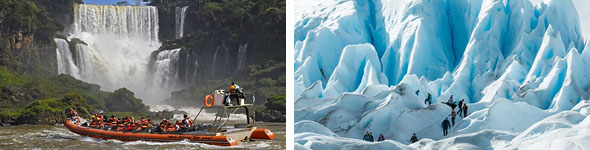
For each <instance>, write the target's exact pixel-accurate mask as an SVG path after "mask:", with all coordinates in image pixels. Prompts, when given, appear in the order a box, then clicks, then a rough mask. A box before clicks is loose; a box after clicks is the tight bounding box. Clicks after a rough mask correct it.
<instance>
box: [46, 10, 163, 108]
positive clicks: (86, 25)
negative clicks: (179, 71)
mask: <svg viewBox="0 0 590 150" xmlns="http://www.w3.org/2000/svg"><path fill="white" fill-rule="evenodd" d="M71 29H72V30H71V31H70V35H71V36H70V37H68V38H77V39H80V40H82V41H84V42H85V43H86V44H76V45H75V47H76V49H75V50H73V51H69V50H65V49H66V48H67V47H68V46H67V42H66V41H65V40H63V41H62V40H57V39H56V43H58V64H59V67H58V70H59V71H60V73H67V74H70V75H72V76H74V77H76V78H78V79H80V80H83V81H86V82H91V83H95V84H99V85H100V86H101V89H102V90H106V91H114V90H116V89H119V88H122V87H125V88H128V89H130V90H131V91H133V92H135V95H136V96H137V97H139V98H141V99H143V100H145V101H144V102H146V103H157V102H158V101H161V100H163V99H165V98H166V97H167V96H168V95H169V94H170V93H169V92H170V91H171V90H175V89H173V88H162V87H159V86H152V85H151V84H152V83H153V82H146V81H149V80H151V78H149V77H150V76H149V74H150V73H149V72H148V69H147V68H148V63H149V60H150V54H151V52H152V51H154V50H157V49H158V48H159V47H160V45H161V43H160V42H159V40H158V30H159V26H158V10H157V8H156V7H154V6H112V5H87V4H77V5H74V22H73V24H72V28H71ZM60 43H65V44H62V45H65V46H59V45H60ZM61 47H63V48H61ZM71 52H74V53H75V54H74V55H72V54H71ZM68 56H69V57H70V58H69V59H68ZM72 56H75V60H74V59H72V58H71V57H72ZM74 61H75V63H74ZM69 64H71V67H67V66H68V65H69ZM167 82H168V81H167Z"/></svg>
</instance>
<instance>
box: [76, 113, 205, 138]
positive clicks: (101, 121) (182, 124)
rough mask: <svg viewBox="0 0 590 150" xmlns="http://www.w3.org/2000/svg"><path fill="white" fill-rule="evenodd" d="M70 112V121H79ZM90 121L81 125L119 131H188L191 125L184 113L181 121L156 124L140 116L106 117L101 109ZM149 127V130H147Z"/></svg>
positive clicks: (164, 120) (78, 118)
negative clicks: (138, 117) (137, 117)
mask: <svg viewBox="0 0 590 150" xmlns="http://www.w3.org/2000/svg"><path fill="white" fill-rule="evenodd" d="M70 113H71V115H72V117H71V118H72V121H73V122H74V123H80V122H81V119H80V116H79V115H78V112H76V110H74V109H72V108H70ZM91 118H92V121H91V122H90V124H88V123H87V122H86V123H83V124H82V126H87V127H90V128H95V129H101V130H107V131H119V132H163V133H169V132H186V131H189V130H190V129H194V128H191V127H193V122H192V121H191V120H190V117H189V116H188V115H186V114H184V119H183V120H182V121H180V120H176V122H175V123H172V122H169V121H168V120H167V119H166V118H164V119H162V122H160V124H159V125H158V126H156V124H155V123H154V122H153V121H152V120H151V119H145V118H143V117H142V118H141V119H139V120H135V119H134V118H133V117H125V118H123V119H118V118H116V117H115V115H111V117H110V118H108V119H107V118H106V117H105V116H104V114H103V112H102V111H101V112H100V113H97V114H94V115H92V116H91ZM148 129H149V130H148Z"/></svg>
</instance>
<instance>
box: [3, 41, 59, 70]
mask: <svg viewBox="0 0 590 150" xmlns="http://www.w3.org/2000/svg"><path fill="white" fill-rule="evenodd" d="M55 48H56V47H55V44H53V43H38V42H36V41H35V36H34V35H23V32H18V33H16V34H12V35H10V36H9V38H8V44H6V45H3V46H2V47H1V48H0V65H2V66H7V67H8V68H9V69H10V70H14V71H17V72H19V73H22V74H26V75H32V76H45V77H48V75H53V74H55V73H56V72H57V70H56V69H55V68H56V56H55Z"/></svg>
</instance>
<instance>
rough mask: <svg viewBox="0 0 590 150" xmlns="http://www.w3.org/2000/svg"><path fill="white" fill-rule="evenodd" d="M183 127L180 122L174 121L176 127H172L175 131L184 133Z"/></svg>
mask: <svg viewBox="0 0 590 150" xmlns="http://www.w3.org/2000/svg"><path fill="white" fill-rule="evenodd" d="M184 129H186V128H185V126H184V125H183V124H182V123H181V122H180V120H176V125H175V126H174V130H175V131H184Z"/></svg>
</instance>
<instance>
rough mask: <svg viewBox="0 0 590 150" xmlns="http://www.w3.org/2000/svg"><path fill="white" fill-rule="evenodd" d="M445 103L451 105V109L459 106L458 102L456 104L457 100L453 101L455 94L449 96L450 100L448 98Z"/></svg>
mask: <svg viewBox="0 0 590 150" xmlns="http://www.w3.org/2000/svg"><path fill="white" fill-rule="evenodd" d="M444 104H447V105H449V107H451V109H455V107H457V104H455V101H453V95H451V97H449V100H447V102H444Z"/></svg>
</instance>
